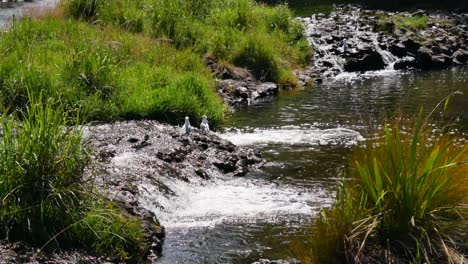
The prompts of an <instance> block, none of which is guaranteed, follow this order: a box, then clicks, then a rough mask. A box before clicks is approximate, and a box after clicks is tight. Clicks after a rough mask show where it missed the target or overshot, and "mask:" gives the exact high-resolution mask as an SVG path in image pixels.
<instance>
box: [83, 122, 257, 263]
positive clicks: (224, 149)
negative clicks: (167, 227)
mask: <svg viewBox="0 0 468 264" xmlns="http://www.w3.org/2000/svg"><path fill="white" fill-rule="evenodd" d="M87 130H88V131H87V133H86V134H88V140H89V142H90V145H91V147H93V148H94V150H95V156H96V158H99V157H101V158H100V159H101V160H102V162H93V163H92V164H91V165H90V166H89V167H88V168H86V170H85V177H86V180H90V181H92V182H93V183H94V185H95V187H96V188H97V190H98V191H99V192H101V193H102V194H103V195H104V196H105V197H107V198H109V199H110V200H112V201H114V202H115V203H116V204H117V205H119V206H120V207H121V208H124V209H125V210H126V211H127V212H129V213H130V214H132V215H135V216H138V217H140V218H141V219H142V220H143V228H144V229H145V239H146V240H147V241H152V246H151V248H150V250H149V251H148V259H150V260H151V261H152V260H155V259H157V257H158V255H160V253H161V250H162V243H163V242H164V237H165V234H164V229H163V228H162V227H161V226H160V225H159V223H158V221H157V216H155V215H154V214H153V213H152V211H150V209H154V208H161V209H162V208H163V206H161V204H160V202H159V201H158V198H157V197H160V198H161V199H167V198H168V197H172V196H174V195H177V193H175V192H174V190H172V189H171V187H169V186H168V185H167V182H168V181H169V182H173V181H175V180H180V181H184V182H187V183H192V182H200V181H209V180H210V179H211V178H212V177H216V178H219V177H223V176H225V175H226V176H242V175H245V174H246V173H248V172H249V171H250V170H251V169H255V168H257V167H258V166H260V163H261V162H262V160H261V158H260V157H259V156H258V155H257V153H256V152H254V151H253V150H248V149H244V148H239V147H236V146H235V145H233V144H232V143H231V142H228V141H226V140H223V139H221V138H219V137H217V136H216V135H215V134H214V133H209V134H206V135H205V134H200V133H199V131H198V130H195V129H194V131H193V132H192V133H191V134H190V135H184V134H181V133H180V128H179V127H173V126H168V125H163V124H160V123H158V122H154V121H132V122H118V123H114V124H107V125H98V126H92V127H88V128H87ZM131 138H134V139H138V140H122V139H131ZM143 142H146V143H147V146H146V147H144V148H134V146H135V145H139V144H141V143H143ZM102 157H105V158H102ZM147 197H151V199H148V198H147Z"/></svg>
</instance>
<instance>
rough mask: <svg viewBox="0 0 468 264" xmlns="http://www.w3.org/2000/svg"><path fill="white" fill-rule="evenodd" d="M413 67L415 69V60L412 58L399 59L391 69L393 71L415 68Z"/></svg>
mask: <svg viewBox="0 0 468 264" xmlns="http://www.w3.org/2000/svg"><path fill="white" fill-rule="evenodd" d="M415 67H416V60H415V59H414V58H412V57H407V58H403V59H399V60H397V61H396V62H395V64H394V65H393V68H394V69H395V70H406V69H409V68H415Z"/></svg>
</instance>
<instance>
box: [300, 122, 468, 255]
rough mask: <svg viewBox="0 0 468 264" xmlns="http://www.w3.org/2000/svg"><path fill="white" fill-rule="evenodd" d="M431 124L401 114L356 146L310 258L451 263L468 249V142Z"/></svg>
mask: <svg viewBox="0 0 468 264" xmlns="http://www.w3.org/2000/svg"><path fill="white" fill-rule="evenodd" d="M428 122H429V121H428V120H424V119H423V118H422V117H421V116H419V118H417V121H415V122H406V121H404V120H401V119H397V120H395V121H393V122H391V123H387V124H386V125H385V127H384V129H383V131H381V132H379V133H377V134H376V135H374V136H373V137H372V138H370V139H369V140H368V141H367V142H366V143H363V144H362V145H360V146H359V147H358V148H357V150H356V152H355V154H354V157H353V162H352V163H351V164H350V166H349V170H348V171H347V173H346V176H347V177H349V179H348V180H347V181H345V182H344V187H343V188H340V189H339V190H338V195H337V198H336V203H335V205H334V206H333V207H332V208H331V209H325V210H323V212H322V214H321V216H320V217H319V218H318V219H317V220H316V222H315V224H314V227H313V229H314V231H313V232H312V235H311V242H310V247H308V248H306V249H305V250H301V252H298V254H299V255H302V256H303V257H304V259H305V262H306V263H336V261H341V262H351V263H352V262H359V261H361V260H362V259H365V258H369V256H368V255H371V257H377V258H384V257H385V254H387V258H388V259H387V261H391V259H392V256H393V257H394V258H399V259H400V260H403V261H405V262H416V263H452V262H451V261H455V260H456V259H457V258H459V257H460V256H463V254H464V253H466V250H467V248H466V232H465V231H463V230H466V229H467V227H468V226H467V222H466V220H465V217H466V216H467V215H468V214H467V209H468V208H467V205H466V202H467V201H468V193H467V192H468V178H467V175H468V174H467V172H468V166H467V162H468V145H467V144H466V139H463V136H460V135H459V134H457V133H453V132H452V131H451V130H445V129H441V130H434V127H433V126H431V125H430V124H429V123H428ZM305 252H306V253H305ZM385 252H386V253H385ZM389 256H390V257H389Z"/></svg>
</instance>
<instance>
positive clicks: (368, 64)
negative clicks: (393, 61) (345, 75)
mask: <svg viewBox="0 0 468 264" xmlns="http://www.w3.org/2000/svg"><path fill="white" fill-rule="evenodd" d="M384 68H385V62H384V60H383V58H382V55H380V53H378V52H377V51H375V50H370V51H368V53H366V54H364V55H362V56H360V57H359V58H348V59H347V60H346V63H345V65H344V70H345V71H347V72H358V71H359V72H363V71H376V70H382V69H384Z"/></svg>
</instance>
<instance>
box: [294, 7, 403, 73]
mask: <svg viewBox="0 0 468 264" xmlns="http://www.w3.org/2000/svg"><path fill="white" fill-rule="evenodd" d="M362 16H363V14H362V11H361V10H360V9H359V8H357V7H353V6H346V7H336V8H335V11H334V12H332V13H331V14H330V15H329V16H325V15H323V14H317V15H312V16H311V17H306V18H298V20H299V21H301V22H302V23H303V25H304V27H305V33H304V34H305V37H307V39H308V41H309V43H310V45H312V47H313V48H314V51H315V54H314V68H315V69H317V70H318V71H319V74H320V75H322V76H323V77H334V76H337V75H339V74H343V73H345V72H346V70H345V65H346V63H347V61H348V60H356V61H359V60H362V58H363V57H364V56H366V55H373V56H374V55H375V54H376V53H377V55H376V56H377V57H379V56H380V57H381V59H382V61H383V63H384V64H385V65H384V67H383V68H384V69H385V70H386V71H388V70H393V66H394V64H395V62H396V61H397V60H398V58H397V57H396V56H394V55H393V54H392V53H391V52H390V51H389V50H388V49H387V46H386V45H384V44H386V43H387V40H388V39H387V36H385V35H383V34H381V33H378V32H375V31H374V30H373V26H371V25H368V24H363V23H362V22H361V19H360V18H361V17H362ZM374 57H375V56H374ZM363 64H366V62H363ZM364 66H366V65H364ZM378 69H379V70H380V69H382V68H381V67H378ZM367 70H371V69H366V70H364V71H367Z"/></svg>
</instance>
